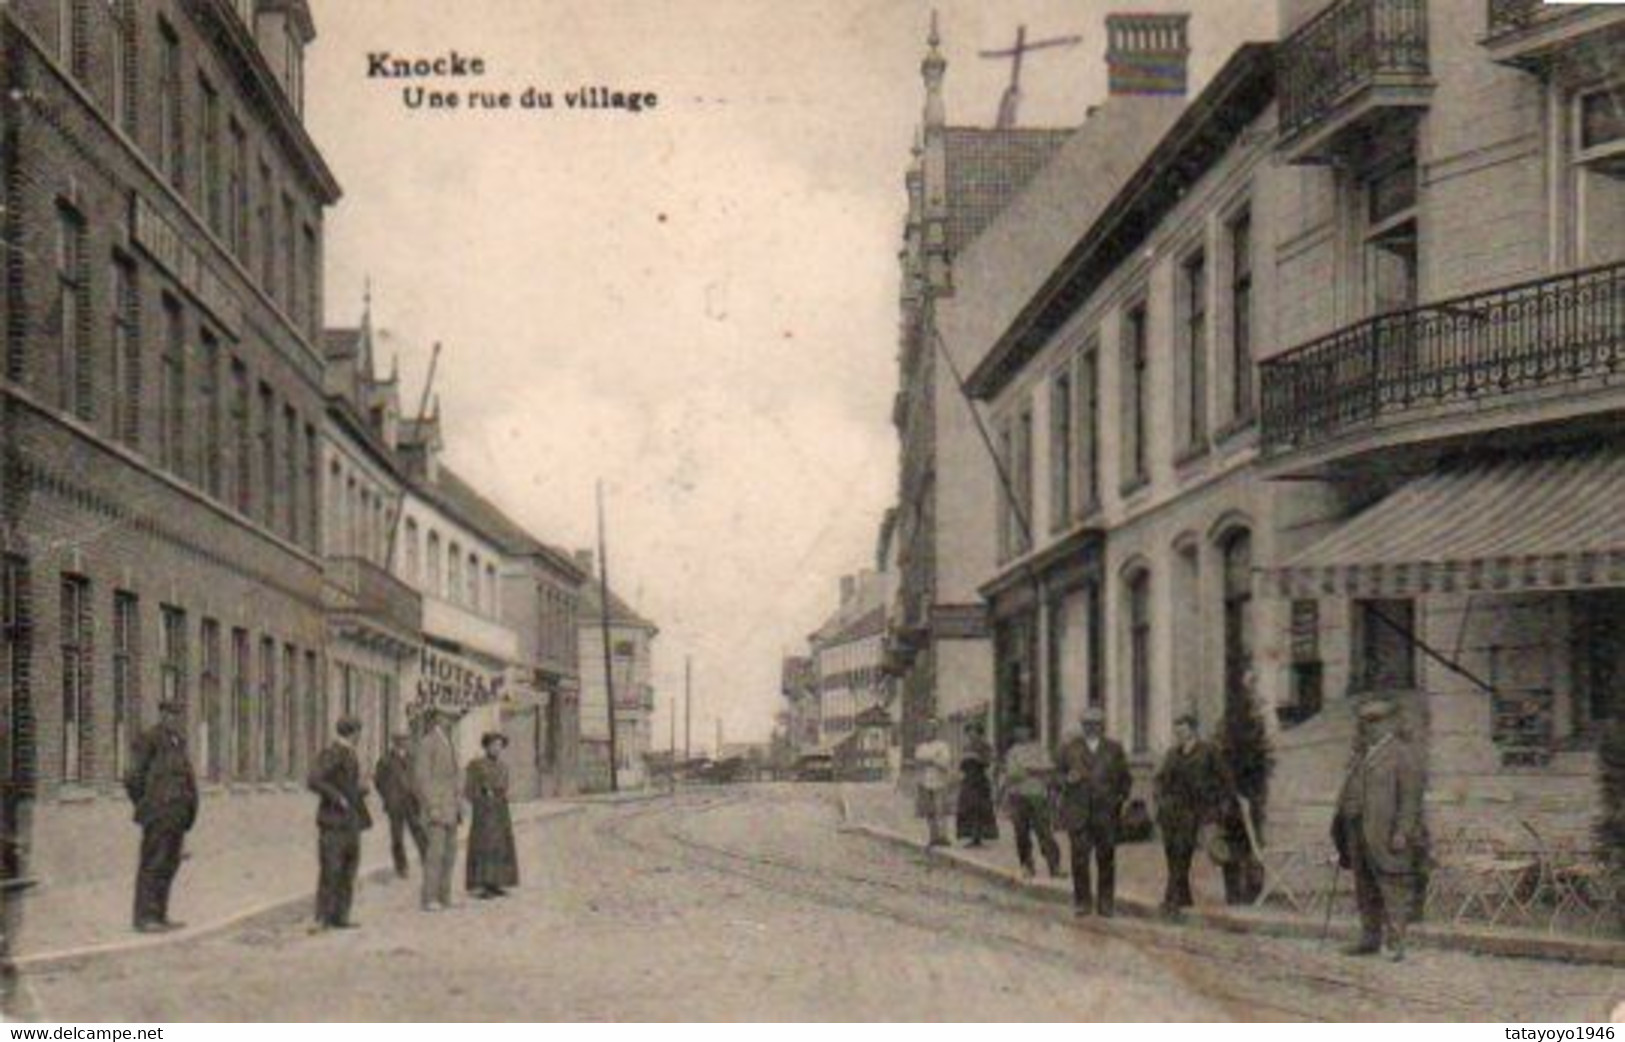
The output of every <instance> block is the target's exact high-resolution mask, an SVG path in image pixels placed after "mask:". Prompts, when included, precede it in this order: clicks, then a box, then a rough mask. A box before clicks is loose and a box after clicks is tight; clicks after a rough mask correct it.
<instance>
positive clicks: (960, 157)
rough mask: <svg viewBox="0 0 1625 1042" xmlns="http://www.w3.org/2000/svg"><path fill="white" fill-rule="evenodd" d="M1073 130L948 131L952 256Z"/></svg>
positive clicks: (974, 236) (1026, 180)
mask: <svg viewBox="0 0 1625 1042" xmlns="http://www.w3.org/2000/svg"><path fill="white" fill-rule="evenodd" d="M1071 133H1072V131H1071V130H1070V129H1058V130H1055V129H1052V130H1040V129H1034V128H1026V127H1013V128H1006V129H1002V130H997V129H988V128H983V127H948V128H947V130H946V131H945V135H946V136H945V140H944V144H945V146H946V153H947V166H948V170H947V173H948V251H949V255H950V256H955V255H957V254H958V253H959V251H960V250H961V249H962V248H964V247H965V246H966V245H968V244H969V243H970V242H971V240H973V239H975V238H976V236H978V235H979V234H981V232H982V229H983V228H986V227H987V226H988V225H989V224H991V223H992V221H993V218H995V217H997V216H998V215H999V212H1000V211H1001V210H1003V209H1004V208H1005V207H1006V206H1008V205H1009V204H1010V200H1012V199H1014V198H1015V197H1016V195H1017V193H1019V192H1020V191H1021V190H1022V189H1023V188H1025V187H1026V186H1027V182H1029V181H1031V180H1032V179H1033V175H1034V174H1036V173H1038V171H1039V170H1040V169H1042V168H1043V166H1044V164H1045V163H1047V162H1049V160H1050V157H1051V156H1053V155H1054V154H1055V152H1056V150H1057V149H1059V148H1060V147H1061V145H1062V143H1064V142H1065V141H1066V139H1067V137H1068V136H1070V135H1071Z"/></svg>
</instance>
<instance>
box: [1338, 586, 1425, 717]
mask: <svg viewBox="0 0 1625 1042" xmlns="http://www.w3.org/2000/svg"><path fill="white" fill-rule="evenodd" d="M1352 623H1353V626H1352V633H1351V637H1352V640H1353V647H1352V651H1353V661H1352V662H1351V663H1350V669H1349V690H1350V693H1351V694H1358V693H1361V692H1366V691H1395V690H1398V691H1411V690H1414V689H1415V687H1416V602H1415V601H1412V600H1357V601H1355V602H1354V610H1353V613H1352Z"/></svg>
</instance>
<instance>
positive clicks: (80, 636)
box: [61, 575, 95, 782]
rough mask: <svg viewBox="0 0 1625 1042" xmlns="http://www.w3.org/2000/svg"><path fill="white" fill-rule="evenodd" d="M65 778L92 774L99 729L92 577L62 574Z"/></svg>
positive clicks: (70, 779) (63, 772)
mask: <svg viewBox="0 0 1625 1042" xmlns="http://www.w3.org/2000/svg"><path fill="white" fill-rule="evenodd" d="M61 607H62V626H61V638H62V749H61V752H62V780H63V781H65V782H77V781H83V780H85V779H87V778H88V777H89V776H90V771H91V762H92V757H93V755H94V745H95V728H94V721H93V718H92V715H91V714H92V711H93V710H92V707H93V702H92V701H91V641H90V633H91V630H90V627H91V616H90V612H91V607H90V580H89V579H86V578H84V577H82V576H78V575H64V576H63V577H62V605H61Z"/></svg>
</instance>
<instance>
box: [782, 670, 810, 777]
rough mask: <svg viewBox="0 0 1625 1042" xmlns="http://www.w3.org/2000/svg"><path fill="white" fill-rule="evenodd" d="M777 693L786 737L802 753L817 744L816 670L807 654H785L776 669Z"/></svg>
mask: <svg viewBox="0 0 1625 1042" xmlns="http://www.w3.org/2000/svg"><path fill="white" fill-rule="evenodd" d="M779 694H780V695H781V696H783V698H784V701H785V709H784V734H785V740H786V742H787V743H788V745H789V746H790V748H791V749H793V750H794V751H796V752H798V753H801V752H806V751H808V750H811V749H816V748H817V747H818V735H819V705H818V673H817V671H816V670H815V669H814V667H813V660H812V658H811V657H810V656H808V655H786V656H785V658H784V661H783V663H782V665H781V667H780V671H779Z"/></svg>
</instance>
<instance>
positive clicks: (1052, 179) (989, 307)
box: [936, 95, 1185, 371]
mask: <svg viewBox="0 0 1625 1042" xmlns="http://www.w3.org/2000/svg"><path fill="white" fill-rule="evenodd" d="M1184 107H1185V101H1184V99H1182V98H1177V97H1164V96H1158V97H1152V96H1139V95H1130V96H1117V97H1112V98H1108V99H1107V100H1106V101H1105V102H1104V103H1103V104H1102V105H1101V106H1100V107H1099V108H1097V109H1096V110H1095V112H1094V114H1093V115H1091V116H1090V117H1089V118H1088V119H1087V120H1085V121H1084V123H1083V125H1082V126H1080V127H1078V128H1077V129H1076V130H1074V131H1073V132H1072V134H1071V135H1070V136H1069V137H1067V139H1066V140H1065V141H1064V142H1063V143H1062V145H1061V147H1060V149H1059V150H1058V151H1057V152H1056V153H1055V155H1054V156H1053V157H1052V158H1051V160H1050V161H1049V163H1048V164H1046V165H1045V166H1044V168H1043V169H1041V170H1039V171H1038V172H1037V173H1036V174H1035V175H1034V176H1033V178H1032V180H1031V181H1030V182H1029V183H1028V184H1027V186H1026V188H1025V189H1024V190H1023V191H1022V192H1020V193H1019V194H1018V195H1017V196H1016V197H1015V198H1013V199H1012V200H1011V201H1010V202H1009V204H1008V205H1007V206H1006V207H1005V209H1004V211H1003V212H1002V213H1000V214H999V215H998V217H996V218H995V219H994V220H993V222H992V223H991V224H989V225H988V226H987V227H986V228H985V229H984V230H983V231H982V233H981V234H980V235H979V236H977V237H976V240H975V241H974V242H972V243H971V244H970V246H969V247H967V248H966V249H965V250H964V251H963V252H962V253H960V254H958V255H956V256H955V257H954V260H953V281H954V291H953V295H952V296H951V297H945V298H943V299H941V300H940V301H938V302H937V309H936V311H937V327H938V331H939V333H940V334H941V336H942V339H943V344H944V346H945V348H946V349H947V350H949V351H950V352H951V353H952V354H953V355H954V357H955V359H956V363H957V364H959V365H960V366H961V367H962V368H963V369H964V370H965V371H969V370H970V369H971V368H972V367H973V366H975V365H976V363H977V362H978V361H979V360H980V359H981V358H982V357H983V355H984V354H986V352H987V351H988V349H989V348H990V347H991V346H992V345H993V344H994V342H995V341H997V340H998V338H999V336H1000V334H1002V333H1003V332H1004V331H1005V330H1006V329H1007V328H1008V327H1009V325H1010V323H1011V322H1012V321H1013V320H1014V319H1015V317H1016V316H1017V314H1018V313H1019V311H1020V309H1021V306H1022V304H1024V303H1025V302H1026V301H1027V300H1028V299H1029V298H1030V297H1031V296H1032V295H1033V293H1035V292H1037V290H1038V289H1039V288H1040V287H1042V286H1043V285H1044V280H1045V279H1047V278H1048V277H1049V276H1050V274H1051V273H1052V272H1053V271H1054V270H1055V269H1056V267H1057V266H1058V265H1059V264H1060V263H1061V262H1062V261H1063V260H1065V259H1066V256H1067V251H1068V250H1070V249H1072V247H1073V246H1074V245H1075V244H1076V243H1077V241H1078V238H1079V237H1080V236H1081V235H1083V234H1084V232H1085V231H1086V230H1087V229H1088V228H1089V226H1090V225H1091V224H1093V223H1094V222H1095V221H1096V220H1097V219H1098V218H1099V216H1100V214H1101V213H1102V212H1104V210H1105V208H1106V205H1107V203H1109V202H1110V201H1111V196H1112V193H1113V192H1114V191H1115V190H1116V188H1117V187H1118V186H1119V185H1121V184H1122V183H1123V182H1124V181H1125V180H1127V179H1128V177H1129V175H1130V174H1132V173H1133V172H1134V169H1135V167H1136V165H1138V164H1139V162H1140V161H1141V160H1142V159H1143V158H1144V157H1145V156H1146V155H1147V154H1148V153H1149V152H1150V151H1151V149H1152V147H1153V146H1154V145H1155V143H1156V141H1157V139H1158V138H1160V137H1161V136H1162V134H1163V133H1164V132H1165V131H1166V130H1167V128H1168V127H1170V126H1172V125H1173V123H1174V120H1175V119H1176V118H1178V116H1179V113H1180V112H1181V111H1182V110H1183V109H1184Z"/></svg>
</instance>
